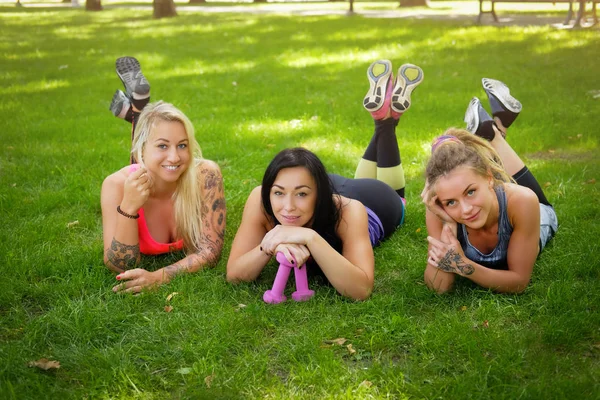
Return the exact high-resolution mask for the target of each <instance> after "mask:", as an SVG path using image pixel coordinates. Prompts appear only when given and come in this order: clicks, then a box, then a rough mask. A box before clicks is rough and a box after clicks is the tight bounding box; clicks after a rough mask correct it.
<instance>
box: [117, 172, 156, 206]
mask: <svg viewBox="0 0 600 400" xmlns="http://www.w3.org/2000/svg"><path fill="white" fill-rule="evenodd" d="M151 188H152V180H151V179H150V176H149V175H148V172H147V171H146V168H144V167H140V168H139V169H138V170H137V171H134V172H132V173H131V174H129V176H128V177H127V179H126V180H125V185H124V188H123V200H122V201H121V210H123V211H124V212H126V213H128V214H131V215H135V214H137V212H138V210H139V209H140V208H142V206H143V205H144V204H145V203H146V200H148V196H150V190H151Z"/></svg>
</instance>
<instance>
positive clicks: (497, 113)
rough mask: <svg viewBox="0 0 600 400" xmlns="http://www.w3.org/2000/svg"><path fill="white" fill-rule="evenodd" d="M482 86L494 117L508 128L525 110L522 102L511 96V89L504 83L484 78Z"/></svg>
mask: <svg viewBox="0 0 600 400" xmlns="http://www.w3.org/2000/svg"><path fill="white" fill-rule="evenodd" d="M481 84H482V85H483V89H484V90H485V93H486V94H487V96H488V100H489V102H490V107H491V109H492V115H493V116H494V117H498V118H500V121H502V125H504V127H506V128H508V127H509V126H510V125H511V124H512V123H513V122H514V120H515V119H517V117H518V116H519V113H520V112H521V110H522V109H523V106H522V105H521V102H520V101H519V100H517V99H515V98H514V97H513V96H511V94H510V89H509V88H508V86H506V85H505V84H504V83H503V82H500V81H498V80H495V79H489V78H483V79H482V80H481Z"/></svg>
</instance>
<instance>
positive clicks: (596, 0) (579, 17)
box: [477, 0, 600, 26]
mask: <svg viewBox="0 0 600 400" xmlns="http://www.w3.org/2000/svg"><path fill="white" fill-rule="evenodd" d="M484 1H485V0H479V16H478V17H477V22H481V17H482V16H483V14H492V17H493V18H494V22H499V20H498V16H497V15H496V10H495V9H494V5H495V4H496V3H553V4H554V3H569V11H568V13H567V19H566V20H565V22H564V24H565V25H567V24H569V23H570V22H571V19H573V3H579V10H578V11H577V18H576V19H575V26H581V20H582V19H583V17H584V16H585V4H586V3H592V13H593V17H594V24H597V23H598V15H597V14H596V3H599V2H600V0H489V1H490V2H491V3H492V7H491V9H490V10H489V11H483V2H484Z"/></svg>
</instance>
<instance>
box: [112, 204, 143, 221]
mask: <svg viewBox="0 0 600 400" xmlns="http://www.w3.org/2000/svg"><path fill="white" fill-rule="evenodd" d="M117 212H118V213H119V214H121V215H122V216H124V217H127V218H129V219H138V218H139V217H140V214H139V213H138V214H136V215H131V214H127V213H126V212H125V211H123V210H121V205H118V206H117Z"/></svg>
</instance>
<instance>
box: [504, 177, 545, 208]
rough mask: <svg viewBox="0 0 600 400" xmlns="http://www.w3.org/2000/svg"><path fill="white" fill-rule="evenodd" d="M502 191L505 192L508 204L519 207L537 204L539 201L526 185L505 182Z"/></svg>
mask: <svg viewBox="0 0 600 400" xmlns="http://www.w3.org/2000/svg"><path fill="white" fill-rule="evenodd" d="M504 191H505V192H506V201H507V202H508V205H509V206H511V205H515V206H517V207H519V206H526V205H527V204H533V205H537V204H538V203H539V200H538V198H537V195H536V194H535V193H534V191H533V190H531V189H529V188H528V187H525V186H520V185H517V184H514V183H505V184H504ZM513 208H514V207H513Z"/></svg>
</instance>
